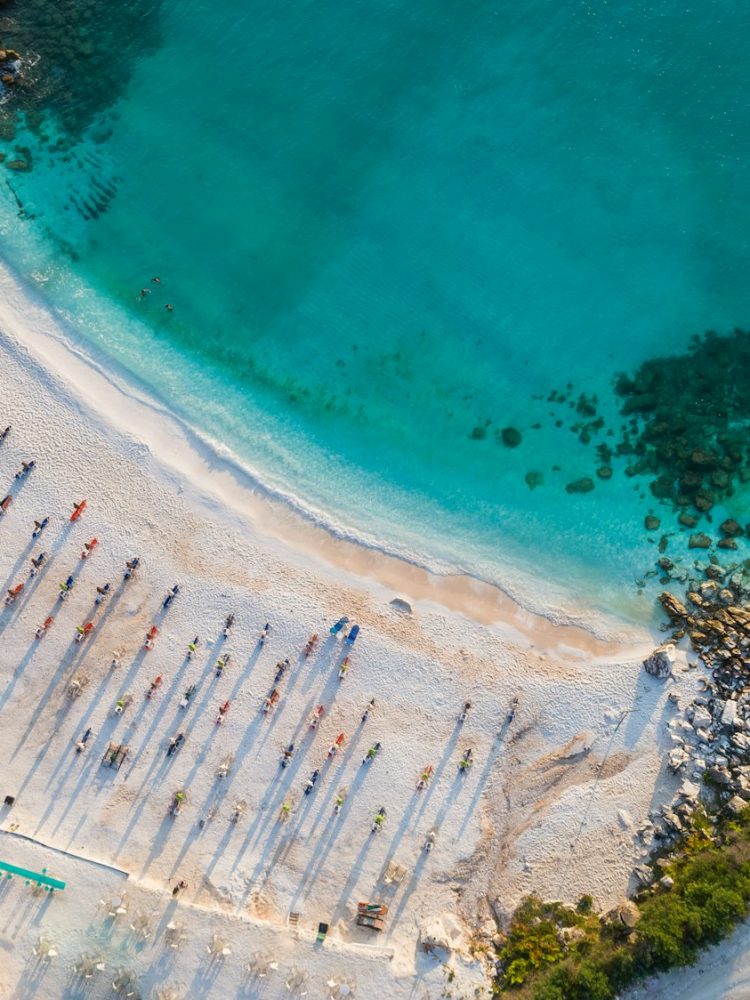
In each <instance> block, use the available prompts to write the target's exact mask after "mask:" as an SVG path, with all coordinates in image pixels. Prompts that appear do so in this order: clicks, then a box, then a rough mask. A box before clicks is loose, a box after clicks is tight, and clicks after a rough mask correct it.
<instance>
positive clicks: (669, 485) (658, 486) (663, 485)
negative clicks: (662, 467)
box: [650, 475, 675, 500]
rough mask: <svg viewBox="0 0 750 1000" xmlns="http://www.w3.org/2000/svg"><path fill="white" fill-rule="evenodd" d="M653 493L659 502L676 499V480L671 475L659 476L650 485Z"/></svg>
mask: <svg viewBox="0 0 750 1000" xmlns="http://www.w3.org/2000/svg"><path fill="white" fill-rule="evenodd" d="M650 489H651V492H652V493H653V494H654V496H655V497H656V498H657V500H669V499H671V498H672V497H674V495H675V492H674V478H673V477H672V476H669V475H664V476H659V477H658V478H657V479H655V480H654V481H653V482H652V483H651V485H650Z"/></svg>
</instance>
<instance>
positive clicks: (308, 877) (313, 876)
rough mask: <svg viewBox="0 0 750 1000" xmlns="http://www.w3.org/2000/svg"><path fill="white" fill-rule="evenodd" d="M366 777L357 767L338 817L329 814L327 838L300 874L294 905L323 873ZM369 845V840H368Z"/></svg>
mask: <svg viewBox="0 0 750 1000" xmlns="http://www.w3.org/2000/svg"><path fill="white" fill-rule="evenodd" d="M366 777H367V771H366V770H365V768H364V767H363V766H362V765H359V766H358V768H357V771H356V773H355V775H354V778H353V780H352V781H351V782H350V784H349V792H348V794H347V796H346V799H345V800H344V804H343V806H342V807H341V812H340V813H339V814H338V815H335V814H334V813H331V814H330V815H329V822H330V824H331V826H330V830H329V831H328V836H327V837H326V840H325V841H324V843H323V844H321V845H319V850H318V851H317V852H316V854H315V856H314V857H313V858H311V859H310V862H309V863H308V865H307V868H306V869H305V871H304V872H303V874H302V878H301V880H300V883H299V886H298V890H297V894H296V895H295V897H294V903H295V904H296V903H297V901H298V900H299V899H300V898H304V897H303V896H302V892H303V890H304V889H305V888H306V887H308V886H310V887H312V886H313V885H314V884H315V881H316V880H317V878H318V877H319V875H320V874H321V872H322V871H323V867H324V865H325V863H326V860H327V859H328V856H329V854H330V853H331V851H332V850H333V845H334V844H335V842H336V839H337V838H338V836H339V834H340V833H341V831H342V830H343V828H344V825H345V823H346V821H347V819H348V817H349V813H350V812H351V809H352V807H353V805H354V802H355V801H356V796H357V792H358V791H359V789H360V787H361V786H362V784H363V783H364V781H365V779H366ZM368 844H369V839H368Z"/></svg>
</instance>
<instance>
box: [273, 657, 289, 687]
mask: <svg viewBox="0 0 750 1000" xmlns="http://www.w3.org/2000/svg"><path fill="white" fill-rule="evenodd" d="M290 666H291V664H290V663H289V660H279V662H278V663H277V664H276V676H275V677H274V683H276V684H278V683H279V681H280V680H281V678H282V677H283V676H284V674H285V673H286V671H287V670H288V669H289V667H290Z"/></svg>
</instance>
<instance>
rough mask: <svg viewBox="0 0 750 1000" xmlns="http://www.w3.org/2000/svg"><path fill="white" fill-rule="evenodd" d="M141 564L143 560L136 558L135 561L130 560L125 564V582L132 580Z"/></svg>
mask: <svg viewBox="0 0 750 1000" xmlns="http://www.w3.org/2000/svg"><path fill="white" fill-rule="evenodd" d="M140 564H141V560H140V559H139V558H138V557H137V556H135V557H134V558H133V559H128V561H127V562H126V563H125V573H124V574H123V580H130V579H131V578H132V576H133V575H134V574H135V571H136V570H137V569H138V567H139V566H140Z"/></svg>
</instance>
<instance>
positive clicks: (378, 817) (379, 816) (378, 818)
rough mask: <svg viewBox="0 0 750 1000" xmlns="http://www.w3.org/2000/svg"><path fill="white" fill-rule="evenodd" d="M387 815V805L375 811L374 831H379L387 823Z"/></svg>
mask: <svg viewBox="0 0 750 1000" xmlns="http://www.w3.org/2000/svg"><path fill="white" fill-rule="evenodd" d="M385 816H386V812H385V806H381V807H380V809H378V811H377V812H376V813H375V817H374V819H373V821H372V832H373V833H377V831H378V830H379V829H380V828H381V826H382V825H383V823H385Z"/></svg>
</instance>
